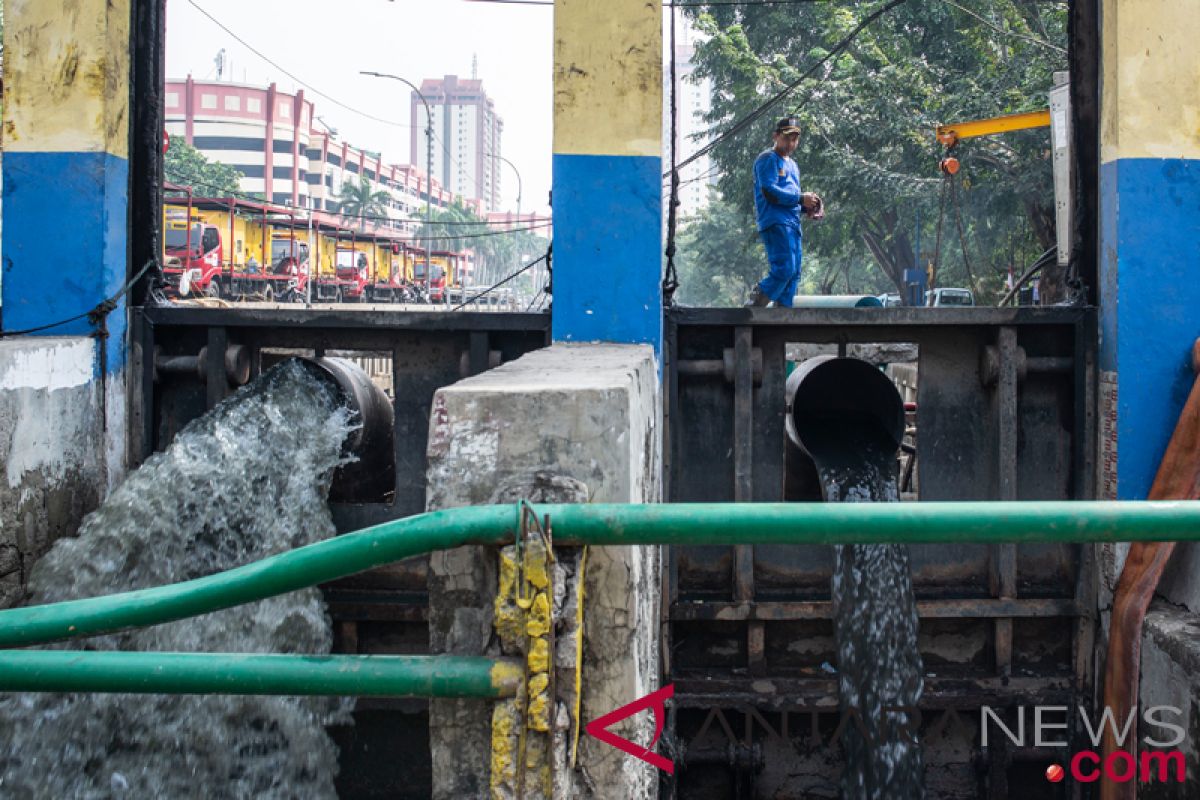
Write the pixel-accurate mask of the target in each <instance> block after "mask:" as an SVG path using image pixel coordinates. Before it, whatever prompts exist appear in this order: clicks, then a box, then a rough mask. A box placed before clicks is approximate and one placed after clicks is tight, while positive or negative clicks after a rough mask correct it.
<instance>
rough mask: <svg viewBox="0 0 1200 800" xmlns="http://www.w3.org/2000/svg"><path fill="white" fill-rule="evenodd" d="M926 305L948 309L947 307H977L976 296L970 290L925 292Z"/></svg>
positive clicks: (948, 289) (933, 290)
mask: <svg viewBox="0 0 1200 800" xmlns="http://www.w3.org/2000/svg"><path fill="white" fill-rule="evenodd" d="M925 305H927V306H936V307H939V308H941V307H946V306H973V305H975V295H974V294H972V293H971V290H970V289H952V288H945V289H931V290H930V291H927V292H925Z"/></svg>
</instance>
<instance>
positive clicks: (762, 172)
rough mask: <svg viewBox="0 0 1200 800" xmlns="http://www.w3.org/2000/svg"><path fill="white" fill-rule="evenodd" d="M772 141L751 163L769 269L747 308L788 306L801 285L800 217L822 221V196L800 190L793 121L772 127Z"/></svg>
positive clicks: (797, 129) (796, 130)
mask: <svg viewBox="0 0 1200 800" xmlns="http://www.w3.org/2000/svg"><path fill="white" fill-rule="evenodd" d="M774 140H775V146H774V147H773V148H771V149H770V150H764V151H763V152H762V154H761V155H759V157H758V158H757V159H755V161H754V210H755V212H756V216H757V218H758V233H759V236H761V237H762V240H763V246H764V247H765V248H766V250H767V261H768V262H769V263H770V265H771V271H770V272H769V273H768V274H767V277H765V278H763V279H762V280H761V281H759V283H758V284H757V285H756V286H755V287H754V289H753V290H752V291H751V292H750V302H749V303H748V304H747V305H751V306H765V305H766V304H767V303H770V302H772V301H774V303H775V305H777V306H785V307H788V308H790V307H791V305H792V298H793V297H795V295H796V287H797V285H798V284H799V283H800V249H801V248H800V245H801V234H800V215H801V214H808V215H809V216H810V217H812V218H813V219H821V217H822V216H824V212H823V210H822V203H821V198H820V197H818V196H817V195H816V194H813V193H812V192H801V191H800V170H799V168H797V166H796V162H795V161H793V160H792V158H791V156H792V153H794V152H795V151H796V145H797V144H799V142H800V126H799V124H798V122H797V120H796V118H795V117H786V118H784V119H781V120H779V122H777V123H776V124H775V133H774Z"/></svg>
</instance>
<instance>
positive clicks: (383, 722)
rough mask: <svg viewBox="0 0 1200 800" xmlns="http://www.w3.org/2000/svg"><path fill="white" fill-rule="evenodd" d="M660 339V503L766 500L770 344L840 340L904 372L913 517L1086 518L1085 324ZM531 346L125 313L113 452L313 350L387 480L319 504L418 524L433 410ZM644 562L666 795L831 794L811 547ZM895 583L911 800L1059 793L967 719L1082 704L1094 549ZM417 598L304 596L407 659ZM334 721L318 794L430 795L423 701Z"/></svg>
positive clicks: (536, 337) (800, 327)
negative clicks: (382, 450)
mask: <svg viewBox="0 0 1200 800" xmlns="http://www.w3.org/2000/svg"><path fill="white" fill-rule="evenodd" d="M666 325H667V337H666V338H667V346H666V352H665V353H664V399H665V401H666V402H665V409H664V414H665V421H666V425H665V431H666V433H665V435H666V437H667V442H666V443H665V446H664V450H663V452H664V453H665V462H666V463H665V475H664V484H665V497H664V499H665V500H667V501H668V502H686V501H704V502H717V501H778V500H781V499H782V496H783V494H782V493H783V462H784V459H783V453H784V427H783V420H784V413H785V405H784V382H785V380H786V375H787V351H788V346H789V345H800V344H825V345H834V346H837V347H838V348H839V349H842V350H845V349H847V348H849V349H851V350H853V347H854V345H855V344H858V343H907V344H911V345H915V347H916V350H917V353H918V354H919V356H918V358H919V363H918V366H917V370H916V373H917V375H919V379H918V380H917V386H916V402H917V410H916V428H917V431H918V437H917V441H918V446H917V450H918V460H917V473H918V477H919V498H920V499H921V500H1034V499H1038V500H1047V499H1087V498H1092V497H1094V495H1095V490H1094V484H1095V478H1094V473H1095V465H1094V456H1093V454H1094V453H1095V443H1094V441H1093V439H1094V433H1093V431H1094V430H1095V420H1094V410H1093V409H1094V407H1095V403H1094V396H1093V395H1094V388H1093V387H1094V381H1095V375H1094V371H1095V367H1094V362H1095V341H1096V337H1095V325H1096V322H1095V313H1094V311H1093V310H1092V309H1086V308H1061V309H1058V308H1048V309H1045V308H1021V309H995V308H970V309H909V308H892V309H879V308H875V309H807V310H806V309H792V310H789V309H767V310H761V309H759V310H749V309H704V310H701V309H673V310H671V311H669V312H668V314H667V319H666ZM548 332H549V316H548V315H546V314H503V313H479V312H475V313H454V314H446V313H431V312H404V311H392V310H387V311H369V310H357V309H355V310H336V311H320V310H309V309H302V308H296V309H247V308H231V309H212V308H141V309H137V310H135V312H134V331H133V333H134V344H135V349H134V366H135V370H140V380H139V383H138V385H140V398H138V402H135V403H134V404H133V405H134V416H133V423H132V424H133V428H134V430H133V431H132V436H133V438H134V443H135V450H134V452H137V453H140V454H141V457H142V458H145V457H146V456H148V455H149V454H150V453H151V452H153V451H155V450H158V449H162V448H163V447H165V446H166V444H168V443H169V442H170V440H171V438H172V437H173V436H174V434H175V432H177V431H178V430H179V429H180V428H181V427H182V426H183V425H184V424H186V423H187V422H188V421H190V420H191V419H193V418H195V417H197V416H199V415H200V414H202V413H203V412H204V411H205V410H206V409H207V408H210V407H212V406H213V405H214V404H215V403H217V402H219V401H220V400H221V399H222V398H224V397H225V396H226V395H227V394H228V393H229V392H230V391H232V389H233V387H234V386H235V385H237V384H238V383H241V382H244V381H245V380H247V379H248V378H250V377H252V376H253V375H255V374H257V373H258V372H259V371H260V370H261V369H263V368H264V367H266V366H269V364H270V363H272V361H273V360H275V359H278V358H280V357H283V356H284V355H286V354H288V353H298V354H308V355H315V356H319V355H322V354H326V353H329V354H332V353H335V352H336V353H338V354H344V355H350V356H354V357H356V358H358V359H360V362H366V363H367V364H368V366H369V365H371V364H376V365H378V366H379V367H380V369H379V370H378V374H379V375H380V376H383V379H384V380H385V382H386V383H387V385H388V388H390V394H391V396H392V399H393V412H394V415H395V467H396V470H395V472H396V478H395V486H394V489H393V491H392V492H391V493H390V494H389V495H387V496H385V497H379V498H367V499H360V501H359V502H353V503H331V507H332V510H333V515H334V521H335V524H336V525H337V528H338V530H339V531H342V532H345V531H350V530H356V529H358V528H362V527H366V526H368V525H373V524H376V523H379V522H383V521H386V520H390V519H396V518H399V517H404V516H409V515H412V514H416V513H420V512H422V511H424V507H425V506H424V503H425V473H426V463H425V449H426V439H427V435H428V425H429V411H430V407H431V403H432V398H433V393H434V392H435V391H436V390H437V389H438V388H439V387H441V386H445V385H448V384H451V383H453V382H455V381H457V380H459V379H460V378H462V377H466V376H467V375H471V374H476V373H478V372H480V371H483V370H485V369H487V368H489V367H491V366H495V365H497V364H499V363H501V362H503V361H510V360H513V359H515V358H518V357H519V356H520V355H521V354H523V353H525V352H529V351H530V350H534V349H537V348H540V347H543V346H545V345H546V344H547V342H548V338H549V333H548ZM202 348H203V350H204V352H203V353H201V351H202ZM209 353H214V354H216V353H223V354H224V357H223V358H217V357H209V356H208V354H209ZM910 373H911V370H910ZM135 380H138V379H137V378H136V377H135ZM667 563H669V565H670V574H669V576H667V579H666V580H665V581H664V583H665V585H666V586H667V590H666V591H665V593H664V597H663V605H662V609H663V614H662V637H663V645H664V646H663V649H662V652H663V669H664V681H669V682H673V683H674V684H675V686H676V694H675V696H676V704H675V707H674V711H673V715H672V719H671V728H672V730H671V732H670V733H669V734H668V735H669V737H670V738H671V741H672V746H673V749H674V751H675V753H674V755H675V758H676V760H677V761H678V762H679V763H680V766H681V768H680V769H679V770H678V771H677V773H676V778H675V779H674V780H671V781H668V782H665V783H664V786H663V790H664V791H663V796H664V797H672V796H673V797H678V798H686V799H687V800H691V799H692V798H697V800H703V799H704V798H732V797H745V798H767V797H835V796H836V782H835V775H836V772H837V770H838V769H839V768H840V766H839V765H840V762H839V755H838V752H837V749H836V747H835V746H833V745H832V744H831V742H832V741H833V740H835V739H836V738H837V734H838V726H839V725H844V724H846V723H845V720H844V719H843V718H841V716H840V715H839V712H838V708H837V686H836V675H835V674H834V673H833V670H835V669H836V654H835V650H834V644H833V632H832V622H831V620H830V617H829V605H830V604H829V588H828V587H829V572H830V567H831V556H830V550H829V548H824V547H780V546H774V547H765V546H760V547H750V546H743V547H736V548H728V547H686V548H671V552H670V554H669V560H668V561H667ZM912 563H913V579H914V586H915V589H916V593H917V597H918V602H919V612H920V616H921V648H922V655H923V657H924V661H925V667H926V672H927V673H928V674H927V678H926V690H925V695H924V699H923V707H922V711H923V718H924V722H923V728H922V732H923V736H924V740H925V741H926V743H927V744H926V763H927V769H926V774H927V784H928V787H929V790H930V797H955V798H961V797H968V796H975V797H986V798H1003V797H1008V796H1009V788H1010V786H1012V787H1016V786H1020V787H1021V788H1022V791H1023V793H1024V794H1028V795H1029V796H1030V797H1039V796H1046V797H1056V796H1059V795H1057V794H1055V793H1054V792H1055V791H1056V790H1057V789H1058V787H1055V786H1052V785H1050V784H1048V783H1047V782H1046V781H1045V779H1044V778H1043V777H1042V776H1041V770H1042V769H1043V768H1044V767H1045V765H1046V764H1048V763H1050V761H1051V760H1053V755H1054V753H1053V752H1047V751H1045V750H1037V749H1035V748H1025V749H1022V748H1007V747H1004V746H994V743H993V746H991V747H989V748H988V749H987V751H986V752H984V751H982V750H981V749H980V748H979V747H978V736H977V727H978V726H977V722H978V715H979V708H980V707H981V706H983V705H988V706H991V707H993V708H995V709H997V714H998V715H1000V716H1001V718H1002V719H1005V720H1006V721H1007V722H1008V723H1009V727H1013V720H1014V717H1013V713H1012V712H1013V709H1015V707H1016V706H1019V705H1025V706H1031V705H1034V704H1035V703H1042V704H1053V705H1060V706H1064V705H1065V706H1070V707H1074V706H1075V705H1076V704H1080V703H1082V704H1088V705H1090V703H1091V693H1092V675H1093V655H1092V650H1093V647H1092V637H1093V630H1094V626H1095V605H1096V603H1095V598H1096V586H1095V583H1096V577H1095V575H1096V570H1095V557H1094V553H1093V552H1092V548H1090V547H1080V546H1077V545H1071V546H1068V545H1020V546H1016V545H999V546H984V545H958V546H949V547H947V546H932V545H926V546H914V547H913V548H912ZM425 578H426V573H425V560H424V559H423V558H422V559H414V560H413V561H410V562H406V563H405V564H403V565H400V566H397V567H392V568H388V569H386V570H378V571H375V572H371V573H365V574H363V575H360V576H356V577H355V578H352V579H347V580H344V581H338V582H336V583H334V584H331V585H327V586H325V587H323V588H324V591H325V594H326V598H327V600H328V602H329V607H330V612H331V614H332V616H333V618H334V622H335V649H336V650H337V651H338V652H343V653H357V652H361V653H384V652H392V653H423V652H427V648H428V634H427V619H428V612H427V608H426V604H427V597H426V591H425ZM949 709H954V710H955V714H948V713H947V711H948V710H949ZM1005 715H1007V716H1005ZM355 721H356V725H355V726H354V727H353V728H347V729H340V730H335V731H333V733H334V736H335V739H336V740H337V743H338V745H339V747H340V748H341V750H342V753H343V755H342V765H343V768H342V776H341V777H340V778H339V791H341V792H342V793H344V794H347V793H354V794H355V796H383V795H384V794H387V793H389V792H394V791H395V790H397V789H399V788H404V789H405V790H406V792H407V793H408V796H422V795H423V794H427V793H428V791H429V786H430V777H429V764H428V750H427V749H423V748H422V747H420V746H418V747H415V748H414V747H413V743H414V741H421V742H424V741H427V730H428V715H427V710H426V705H425V701H417V700H406V701H380V700H363V701H360V702H359V704H358V706H357V710H356V712H355ZM392 743H395V744H396V746H395V747H393V746H392ZM368 744H369V745H370V751H368V747H367V745H368ZM401 752H403V753H405V754H407V755H405V756H404V757H400V758H397V754H398V753H401ZM373 754H374V755H373ZM1026 787H1031V788H1028V789H1027V788H1026ZM1039 787H1045V793H1044V794H1042V795H1039V794H1038V792H1039Z"/></svg>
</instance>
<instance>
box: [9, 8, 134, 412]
mask: <svg viewBox="0 0 1200 800" xmlns="http://www.w3.org/2000/svg"><path fill="white" fill-rule="evenodd" d="M69 5H70V13H65V12H64V6H63V4H61V3H49V2H44V0H6V2H5V8H4V12H5V13H4V200H3V236H4V240H3V249H2V254H3V270H4V280H3V289H2V291H3V303H4V314H3V323H4V329H5V330H8V331H16V330H25V329H28V328H33V327H37V326H40V325H45V324H48V323H52V322H57V321H59V320H62V319H66V318H68V317H72V316H75V315H77V314H80V313H83V312H86V311H88V310H90V309H92V308H94V307H95V306H96V305H97V304H98V303H100V302H101V301H102V300H104V299H105V298H107V297H109V296H111V295H113V294H115V293H116V292H117V291H118V290H119V289H120V288H121V286H123V285H124V283H125V280H126V270H127V260H128V257H127V249H128V241H127V236H128V195H129V161H128V156H129V81H130V71H129V46H130V40H129V36H130V31H129V28H130V0H75V2H73V3H71V4H69ZM107 325H108V332H109V338H108V344H107V347H106V350H105V355H106V358H105V359H104V360H103V361H101V360H100V359H97V364H98V365H99V364H101V363H103V364H105V367H106V371H107V372H110V373H111V372H114V371H116V370H119V369H121V368H122V367H123V366H124V364H125V360H126V357H125V354H126V345H125V340H126V335H125V334H126V314H125V309H124V305H123V304H122V306H121V307H120V308H118V309H117V310H115V311H114V312H112V313H111V314H110V315H109V316H108V320H107ZM92 331H93V327H92V325H91V324H89V322H88V321H87V320H86V319H81V320H78V321H76V322H73V323H70V324H68V325H64V326H59V327H55V328H51V329H49V330H46V331H44V334H45V335H49V336H63V335H72V334H74V335H78V334H88V333H91V332H92ZM122 408H123V406H122Z"/></svg>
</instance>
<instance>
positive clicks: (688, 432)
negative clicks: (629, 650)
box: [662, 308, 1096, 800]
mask: <svg viewBox="0 0 1200 800" xmlns="http://www.w3.org/2000/svg"><path fill="white" fill-rule="evenodd" d="M670 321H671V325H670V327H669V329H668V332H669V340H668V353H667V358H668V370H667V374H668V376H669V389H668V397H669V400H668V403H667V430H668V437H669V442H668V445H667V447H666V449H665V452H666V453H667V459H668V464H667V469H666V487H667V488H666V498H665V499H666V500H667V501H669V502H698V501H704V502H716V501H758V502H765V501H779V500H782V499H783V482H784V472H783V469H784V467H783V465H784V455H783V454H784V415H785V397H784V383H785V381H786V377H787V363H786V359H787V349H788V345H793V344H800V343H812V344H825V345H836V346H837V347H838V349H839V350H841V351H845V350H846V349H847V348H848V347H849V348H853V346H854V345H855V344H857V343H896V342H903V343H909V344H912V345H916V348H917V350H918V353H919V365H918V368H917V370H916V372H917V374H918V375H919V380H918V382H917V400H916V403H917V406H916V429H917V431H918V434H917V441H918V446H917V451H918V454H919V455H918V459H917V471H918V474H919V487H920V499H921V500H1035V499H1038V500H1048V499H1089V498H1092V497H1094V488H1093V487H1094V471H1095V470H1094V463H1093V462H1094V458H1093V453H1094V452H1095V445H1094V442H1093V433H1092V432H1093V430H1094V419H1093V407H1094V402H1093V400H1094V399H1093V391H1094V390H1093V388H1092V387H1093V385H1094V380H1095V375H1094V371H1095V344H1094V343H1095V341H1096V338H1095V324H1096V323H1095V314H1094V313H1093V311H1091V310H1089V309H1083V308H1066V309H1055V308H1047V309H1043V308H1021V309H998V308H969V309H949V308H947V309H922V308H917V309H913V308H890V309H807V310H805V309H795V310H787V309H769V310H766V311H753V312H751V311H748V310H743V309H730V310H677V311H674V312H672V313H671V314H670ZM831 552H832V551H831V549H830V548H827V547H774V546H772V547H750V546H742V547H734V548H727V547H686V548H672V552H671V553H670V558H669V562H668V563H669V564H670V575H669V578H668V580H667V590H666V592H665V596H664V598H663V616H662V624H663V640H664V647H663V653H664V662H665V663H664V670H665V674H666V680H668V681H671V682H673V683H674V684H675V697H676V708H675V713H674V720H673V723H674V726H673V727H674V735H675V737H676V750H677V758H678V760H680V761H682V762H683V769H682V770H680V771H679V772H677V774H676V779H675V780H674V781H672V782H670V783H668V784H666V785H665V786H664V788H665V789H666V791H665V792H664V796H675V797H679V798H687V800H693V798H694V799H696V800H701V799H703V798H733V797H744V798H776V797H779V798H783V797H786V798H793V797H795V798H803V797H837V796H838V795H837V785H836V774H837V772H838V770H839V769H840V755H839V753H838V752H837V750H836V747H835V746H834V744H833V743H834V742H835V740H836V739H837V734H838V726H839V725H846V724H853V720H852V719H847V718H846V717H844V716H842V715H840V714H839V712H838V708H837V696H838V694H837V681H836V674H835V670H836V663H837V657H836V648H835V644H834V638H833V628H832V621H831V619H830V598H829V582H830V572H831V567H832V556H831ZM911 556H912V567H913V582H914V589H915V592H916V595H917V600H918V609H919V613H920V618H921V633H920V642H921V650H922V656H923V658H924V663H925V669H926V673H927V676H926V683H925V693H924V697H923V703H922V712H923V723H922V733H923V741H924V742H925V754H926V783H927V788H928V791H929V797H945V798H964V797H987V798H993V799H996V800H998V799H999V798H1007V797H1009V789H1010V787H1011V788H1016V787H1020V788H1021V791H1022V794H1023V795H1027V796H1029V797H1040V796H1045V797H1057V796H1059V795H1058V794H1057V793H1056V792H1057V791H1059V787H1057V786H1055V785H1053V784H1050V783H1048V782H1047V781H1046V780H1045V778H1044V776H1043V775H1042V770H1043V769H1044V768H1045V766H1047V765H1048V764H1049V763H1051V762H1052V761H1055V760H1056V759H1057V758H1058V757H1061V754H1062V749H1061V748H1059V749H1057V750H1056V749H1054V748H1050V749H1045V750H1041V751H1039V750H1037V749H1034V748H1029V749H1020V748H1013V749H1007V748H1005V747H1004V746H1003V745H1001V746H995V741H994V738H993V741H992V742H990V743H989V744H991V745H993V746H991V747H989V748H988V751H987V752H982V751H981V750H980V749H979V748H978V720H979V714H980V711H979V709H980V707H981V706H984V705H987V706H990V707H993V708H996V709H998V711H997V713H998V714H999V715H1000V716H1001V718H1002V719H1005V720H1006V721H1008V722H1009V726H1010V727H1012V728H1013V729H1014V730H1017V728H1016V727H1015V725H1014V724H1013V720H1014V719H1015V717H1014V716H1013V714H1012V711H1013V709H1014V708H1015V707H1016V706H1018V705H1024V706H1032V705H1034V704H1037V703H1041V704H1051V705H1058V706H1069V707H1074V706H1075V705H1076V704H1077V703H1083V704H1089V705H1090V698H1091V692H1092V674H1093V663H1092V662H1093V629H1094V625H1095V596H1096V587H1095V580H1096V578H1095V568H1094V561H1095V559H1094V554H1093V552H1092V548H1091V547H1080V546H1054V545H1020V546H1017V545H1000V546H992V547H989V546H981V545H958V546H914V547H912V548H911ZM948 709H954V710H955V714H953V715H951V714H949V713H947V711H948ZM1000 709H1003V710H1000ZM1077 786H1078V785H1076V787H1077ZM1043 789H1044V791H1043ZM1040 792H1041V793H1040Z"/></svg>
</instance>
